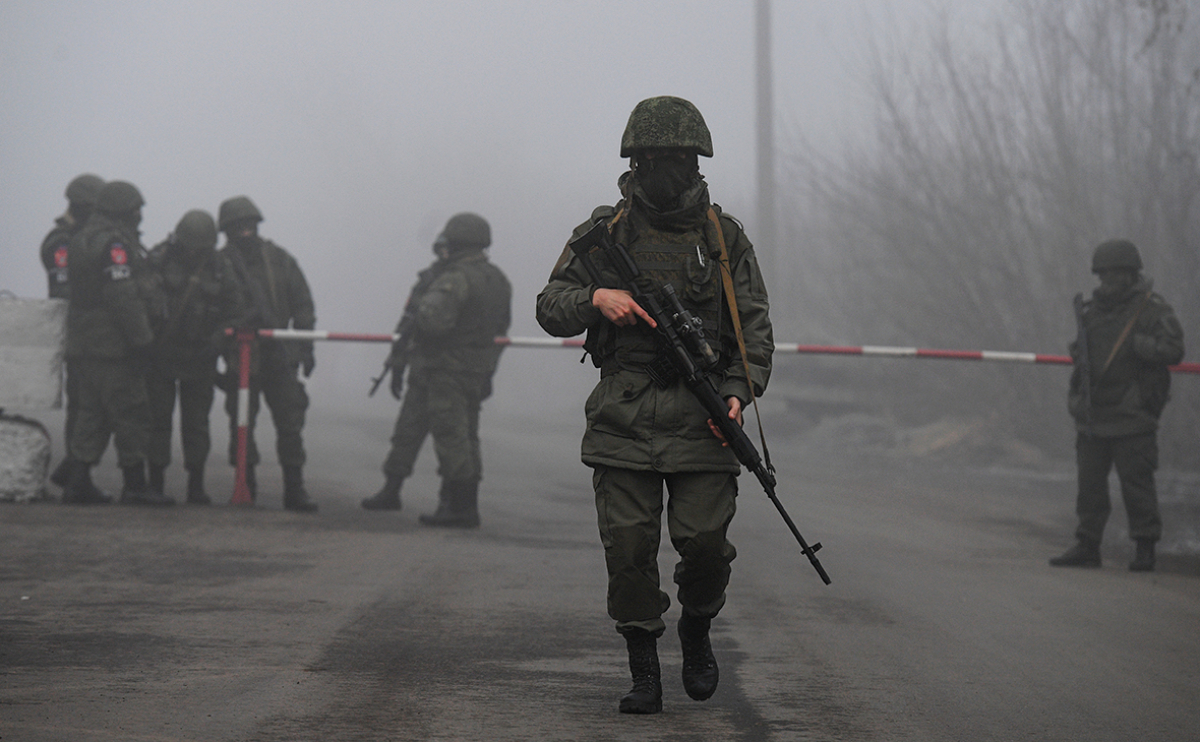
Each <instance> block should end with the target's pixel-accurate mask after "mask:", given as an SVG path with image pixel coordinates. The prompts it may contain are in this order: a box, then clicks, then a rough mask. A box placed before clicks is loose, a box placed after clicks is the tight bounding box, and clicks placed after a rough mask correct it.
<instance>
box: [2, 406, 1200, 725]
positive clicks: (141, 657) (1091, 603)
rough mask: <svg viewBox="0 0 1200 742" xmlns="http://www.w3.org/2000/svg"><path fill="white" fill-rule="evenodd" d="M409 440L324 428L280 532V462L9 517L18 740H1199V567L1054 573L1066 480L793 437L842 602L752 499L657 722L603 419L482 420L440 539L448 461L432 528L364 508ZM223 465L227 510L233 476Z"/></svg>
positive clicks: (786, 444) (1066, 515)
mask: <svg viewBox="0 0 1200 742" xmlns="http://www.w3.org/2000/svg"><path fill="white" fill-rule="evenodd" d="M384 414H386V413H384ZM389 428H390V419H389V418H388V417H385V416H384V415H383V414H381V415H380V416H375V417H359V418H357V419H338V418H336V417H334V416H331V415H326V416H321V415H320V414H319V412H318V413H317V414H315V415H314V418H313V419H312V420H311V421H310V425H309V428H308V431H307V444H308V448H309V453H310V460H311V462H310V466H309V467H308V469H307V474H308V480H309V489H310V491H311V493H312V494H313V496H314V497H315V499H317V500H318V502H319V503H320V505H321V512H320V513H319V514H317V515H300V514H292V513H288V512H284V511H282V510H280V509H279V508H280V502H279V499H280V498H279V489H280V482H279V477H278V474H277V470H276V469H274V467H267V466H264V467H263V468H262V470H261V474H260V489H261V491H262V495H261V497H260V505H259V506H258V507H256V508H254V509H244V508H234V507H229V506H218V507H213V508H196V507H177V508H175V509H171V510H142V509H134V508H123V507H116V506H111V507H100V508H78V507H65V506H61V505H57V504H53V503H33V504H24V505H14V504H5V505H0V520H2V523H0V554H2V557H0V606H2V608H0V674H2V682H0V739H2V740H5V741H7V740H20V741H31V742H51V741H54V742H57V741H59V740H64V741H65V740H71V741H72V742H92V741H97V742H98V741H101V740H104V741H108V740H134V741H136V740H162V741H167V740H170V741H175V740H222V741H234V740H237V741H245V740H253V741H260V742H267V741H276V740H278V741H280V742H282V741H285V740H286V741H292V740H531V739H533V740H615V739H629V740H663V741H668V740H669V741H671V742H675V741H680V740H744V741H747V742H748V741H751V740H853V741H856V742H857V741H859V740H864V741H865V740H913V741H920V742H940V741H943V740H944V741H946V742H951V741H953V742H961V741H963V740H972V741H978V740H1005V741H1007V740H1039V741H1054V740H1064V741H1066V740H1089V741H1090V742H1107V741H1110V740H1111V741H1113V742H1117V741H1120V742H1127V741H1128V740H1134V739H1136V740H1147V741H1155V742H1160V741H1171V740H1180V741H1183V740H1197V739H1200V578H1198V577H1197V576H1195V575H1194V574H1193V573H1192V570H1191V566H1190V564H1191V563H1190V561H1189V560H1188V559H1187V558H1185V557H1183V556H1174V557H1173V556H1171V555H1167V556H1165V557H1164V560H1163V565H1162V566H1163V569H1161V570H1160V571H1158V572H1156V573H1153V574H1133V573H1130V572H1128V571H1127V569H1126V568H1125V563H1126V561H1127V560H1128V558H1129V553H1128V551H1129V548H1128V545H1127V544H1126V543H1123V542H1122V541H1121V539H1120V532H1119V531H1120V528H1121V527H1122V523H1121V518H1120V517H1119V516H1114V521H1115V522H1114V524H1112V525H1111V526H1110V538H1109V540H1108V541H1109V545H1108V546H1107V547H1106V548H1107V551H1106V554H1105V557H1106V563H1105V566H1104V567H1103V568H1102V569H1099V570H1083V571H1081V570H1063V569H1053V568H1050V567H1048V566H1047V564H1046V559H1047V557H1049V556H1050V555H1052V554H1054V553H1057V552H1058V551H1060V550H1062V549H1063V548H1064V547H1065V546H1067V545H1068V544H1069V541H1070V538H1069V534H1070V531H1071V526H1072V516H1071V513H1070V510H1071V486H1072V484H1071V480H1070V473H1069V472H1063V471H1050V472H1045V471H1043V472H1041V473H1040V474H1036V475H1034V474H1030V473H1028V472H1024V473H1022V472H1003V471H971V470H967V469H960V470H950V469H945V468H938V467H930V466H923V465H920V463H919V462H916V461H903V460H900V461H897V460H894V459H893V460H852V459H851V458H850V457H849V456H848V455H847V453H846V451H845V450H839V449H838V448H837V447H836V446H834V447H827V448H816V447H815V446H813V445H811V444H810V443H809V442H808V441H807V440H806V439H802V438H797V439H794V440H778V441H775V443H774V444H773V451H772V452H773V456H774V459H775V461H776V463H777V464H778V465H779V469H780V479H781V481H782V482H783V483H784V485H783V486H782V487H781V489H780V495H781V498H782V499H783V500H784V502H785V504H786V505H787V506H788V508H789V510H790V512H791V514H792V516H793V517H794V518H795V519H796V521H797V523H798V525H799V526H800V528H801V530H802V532H804V534H805V536H806V537H807V538H808V539H809V540H810V541H821V542H823V544H824V545H825V548H824V549H823V550H822V551H821V552H820V556H821V557H822V561H823V562H824V564H825V567H826V569H827V570H828V571H829V573H830V575H831V576H832V578H833V585H831V586H829V587H826V586H824V585H823V584H821V582H820V580H819V579H818V578H817V576H816V574H815V572H813V571H812V569H811V568H810V567H809V565H808V563H807V561H806V560H805V559H804V558H803V557H802V556H801V554H800V553H799V549H798V548H797V546H796V544H795V543H794V542H793V541H792V540H791V536H790V534H789V533H788V532H787V530H786V528H785V526H784V524H783V523H782V521H781V520H780V519H779V517H778V515H777V514H776V513H775V511H774V509H773V508H772V507H771V505H770V503H769V501H768V500H767V499H766V498H765V496H763V495H762V493H761V492H760V491H759V490H758V488H757V482H755V481H754V480H753V478H750V477H745V478H743V480H742V487H743V492H742V494H741V497H740V501H739V514H738V517H737V519H736V520H735V524H734V530H733V533H732V536H731V538H732V540H733V541H734V543H735V544H736V545H737V546H738V549H739V557H738V559H737V561H736V562H735V563H734V576H733V584H732V586H731V589H730V593H729V602H728V605H727V607H726V609H725V610H724V611H723V612H722V614H721V616H720V617H719V618H718V619H717V620H716V621H715V622H714V629H713V631H714V634H713V643H714V647H715V650H716V654H717V657H718V660H719V662H720V664H721V686H720V688H719V690H718V691H717V694H716V695H715V696H714V697H713V698H712V699H711V700H709V701H707V702H704V703H696V702H693V701H691V700H689V699H688V698H687V697H686V696H685V695H684V693H683V691H682V688H681V685H680V682H679V679H678V673H679V655H678V641H677V639H676V638H675V637H674V636H673V632H668V634H667V636H666V637H665V638H664V639H663V640H662V641H661V642H660V654H661V656H662V660H663V669H664V677H665V700H664V710H663V713H661V714H659V715H657V716H651V717H629V716H624V715H621V714H618V713H617V711H616V706H617V699H618V698H619V697H620V695H621V694H622V693H624V692H625V691H626V690H627V688H628V684H629V683H628V676H627V668H626V665H625V656H624V647H623V643H622V641H621V640H620V638H619V636H618V635H617V634H616V633H615V632H613V630H612V626H611V622H610V621H609V620H608V618H607V616H606V615H605V612H604V583H605V576H604V566H603V558H602V553H601V550H600V546H599V543H598V538H597V536H596V533H595V523H594V512H593V508H592V502H591V494H590V478H589V476H588V471H587V470H586V469H585V468H584V467H583V466H582V465H581V464H580V463H579V462H578V457H577V450H578V436H579V429H578V426H577V425H569V426H546V425H544V424H540V423H539V424H537V425H535V424H532V423H530V422H529V421H526V420H519V419H514V420H500V419H495V418H489V416H488V414H487V410H485V413H484V428H485V431H484V438H485V459H486V463H485V467H486V476H487V479H486V481H485V483H484V487H483V489H482V493H481V500H482V507H481V510H482V514H483V527H482V528H481V529H480V530H478V531H467V532H459V531H441V530H430V529H426V528H422V527H421V526H419V525H418V524H417V521H416V515H417V513H419V512H422V511H427V510H429V509H431V508H432V506H433V503H434V492H435V490H436V479H435V476H434V473H433V462H432V461H431V459H432V451H431V450H428V449H427V450H426V451H425V458H423V459H422V464H421V470H420V471H419V473H418V475H417V476H415V477H414V478H413V479H412V480H410V482H409V483H408V485H407V486H406V488H405V493H404V500H405V507H404V510H403V511H401V512H400V513H383V514H379V513H367V512H365V511H362V510H361V509H359V508H358V505H357V504H358V500H359V499H360V498H361V497H363V496H365V495H369V494H371V492H372V491H373V490H374V489H375V488H376V487H378V485H379V483H380V475H379V473H378V467H379V463H380V461H381V459H382V456H383V454H384V452H385V450H384V448H385V446H386V437H387V434H388V431H389ZM222 435H223V434H220V433H219V434H218V437H222ZM268 441H269V439H268ZM263 448H264V450H268V449H269V448H270V446H269V444H268V445H267V446H264V447H263ZM112 469H113V467H112V466H111V464H109V465H107V467H102V468H101V471H99V472H98V481H99V482H100V483H101V484H102V486H105V487H107V488H109V489H115V488H116V487H117V484H118V480H117V479H116V478H115V476H113V472H112ZM210 472H211V475H210V479H211V485H210V489H211V490H212V491H213V493H214V494H219V495H220V496H221V497H226V496H227V493H228V492H230V490H231V476H230V473H229V471H228V470H226V469H225V468H224V466H223V465H222V464H221V463H220V462H219V461H218V460H217V457H215V456H214V460H213V462H212V463H210ZM172 473H173V475H174V476H175V477H176V478H178V476H179V475H178V470H174V471H173V472H172ZM177 484H181V483H178V482H177ZM1169 527H1174V526H1169ZM672 556H673V555H672V554H670V553H667V552H664V554H663V559H662V566H663V573H664V575H669V574H670V570H671V568H672V566H673V563H674V562H673V559H672V558H671V557H672ZM677 611H678V607H677V606H675V607H673V608H672V610H671V612H670V613H669V615H668V619H669V621H670V622H672V623H673V621H674V619H675V617H677V615H678V613H677Z"/></svg>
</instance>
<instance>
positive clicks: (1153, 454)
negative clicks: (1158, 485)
mask: <svg viewBox="0 0 1200 742" xmlns="http://www.w3.org/2000/svg"><path fill="white" fill-rule="evenodd" d="M1141 270H1142V257H1141V255H1140V254H1139V253H1138V249H1137V247H1136V246H1135V245H1134V244H1133V243H1132V242H1130V241H1128V240H1109V241H1107V242H1104V243H1101V244H1100V245H1099V246H1098V247H1097V248H1096V250H1095V252H1094V253H1093V255H1092V272H1093V273H1095V274H1096V275H1097V276H1098V277H1099V279H1100V285H1099V286H1098V287H1097V288H1096V289H1095V291H1093V292H1092V298H1091V300H1090V301H1088V302H1084V303H1082V306H1081V308H1080V310H1079V311H1080V314H1081V317H1078V318H1077V319H1079V320H1080V325H1081V332H1080V336H1079V337H1078V338H1077V339H1076V340H1075V342H1073V343H1071V348H1070V350H1071V357H1072V358H1073V359H1074V361H1075V369H1074V372H1073V373H1072V375H1071V387H1070V392H1069V394H1068V407H1069V409H1070V412H1071V416H1072V417H1074V418H1075V430H1076V436H1075V454H1076V455H1075V460H1076V465H1077V469H1078V475H1079V490H1078V495H1077V496H1076V499H1075V513H1076V515H1078V516H1079V525H1078V527H1077V528H1076V529H1075V537H1076V539H1077V540H1078V541H1077V543H1076V544H1075V545H1074V546H1072V547H1071V548H1070V549H1068V550H1067V551H1066V552H1065V553H1064V554H1062V555H1060V556H1057V557H1054V558H1053V559H1051V560H1050V564H1051V565H1053V566H1055V567H1099V566H1100V540H1101V538H1102V537H1103V536H1104V525H1105V523H1106V522H1107V521H1108V515H1109V513H1110V512H1112V505H1111V502H1110V501H1109V497H1108V473H1109V471H1110V470H1111V469H1112V468H1113V467H1114V466H1115V467H1116V469H1117V477H1118V478H1119V479H1120V481H1121V496H1122V498H1123V499H1124V501H1125V512H1126V514H1127V516H1128V518H1129V537H1130V538H1131V539H1133V540H1134V542H1135V543H1136V544H1137V549H1136V553H1135V556H1134V558H1133V561H1131V562H1130V563H1129V569H1131V570H1133V571H1135V572H1149V571H1152V570H1153V569H1154V544H1155V542H1156V541H1158V539H1159V538H1160V537H1161V536H1162V518H1161V517H1160V516H1159V511H1158V495H1157V493H1156V492H1155V488H1154V470H1155V469H1157V468H1158V432H1157V431H1158V418H1159V416H1160V415H1161V414H1162V411H1163V407H1164V406H1165V405H1166V403H1167V398H1168V393H1169V391H1170V388H1171V372H1170V371H1169V370H1167V367H1168V366H1170V365H1173V364H1176V363H1179V362H1180V361H1181V360H1183V328H1182V327H1180V325H1179V320H1178V319H1176V318H1175V312H1174V311H1173V310H1172V309H1171V306H1170V305H1169V304H1167V302H1166V301H1165V300H1163V298H1162V297H1161V296H1159V295H1158V294H1156V293H1154V291H1152V290H1151V287H1152V282H1151V280H1150V279H1149V278H1146V277H1145V276H1143V275H1142V274H1141ZM1081 298H1082V297H1081ZM1078 301H1079V300H1077V302H1078Z"/></svg>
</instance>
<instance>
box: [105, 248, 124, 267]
mask: <svg viewBox="0 0 1200 742" xmlns="http://www.w3.org/2000/svg"><path fill="white" fill-rule="evenodd" d="M108 256H109V257H110V258H111V259H112V262H113V264H114V265H125V264H126V263H127V262H129V256H128V255H126V254H125V246H124V245H113V246H112V248H110V249H109V252H108Z"/></svg>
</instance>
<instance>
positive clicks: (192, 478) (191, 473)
mask: <svg viewBox="0 0 1200 742" xmlns="http://www.w3.org/2000/svg"><path fill="white" fill-rule="evenodd" d="M187 473H188V483H187V501H188V504H189V505H212V498H211V497H209V496H208V493H207V492H205V491H204V467H203V466H189V467H188V470H187Z"/></svg>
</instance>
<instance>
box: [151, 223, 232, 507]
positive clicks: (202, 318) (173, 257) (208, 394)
mask: <svg viewBox="0 0 1200 742" xmlns="http://www.w3.org/2000/svg"><path fill="white" fill-rule="evenodd" d="M216 247H217V223H216V222H215V221H213V218H212V215H211V214H209V213H208V212H207V211H200V210H193V211H189V212H187V213H186V214H184V215H183V218H182V219H180V220H179V224H178V225H177V226H176V227H175V231H174V232H173V233H172V234H171V235H170V236H169V237H168V238H167V239H166V240H165V241H164V242H162V243H160V244H158V245H156V246H155V247H154V248H153V249H152V250H151V251H150V265H151V267H152V269H153V270H154V271H155V272H156V273H157V275H158V279H159V282H160V284H161V290H162V293H163V295H164V300H165V304H166V318H165V320H164V321H163V322H162V324H161V326H160V328H159V331H158V332H157V333H156V337H155V343H154V362H153V364H151V367H150V371H149V373H148V375H147V378H146V385H147V390H148V392H149V395H150V409H151V436H150V448H149V451H148V457H149V461H150V487H151V489H154V490H157V491H159V492H162V491H164V489H163V488H164V478H165V470H166V468H167V466H168V465H169V464H170V463H171V428H172V424H171V423H172V418H173V416H174V413H175V400H176V398H178V400H179V436H180V440H181V443H182V447H183V466H184V469H185V470H186V471H187V498H186V499H187V502H188V503H191V504H194V505H208V504H211V502H212V501H211V499H210V498H209V496H208V494H207V493H206V492H205V491H204V466H205V462H207V461H208V453H209V450H210V449H211V446H212V439H211V437H210V435H209V426H208V417H209V411H210V410H211V409H212V403H213V384H214V382H215V381H216V376H217V358H218V357H219V356H220V355H221V352H222V350H224V349H226V348H227V347H228V346H230V344H231V342H232V341H231V340H230V339H229V338H227V337H226V335H225V328H229V327H236V326H238V325H239V324H240V321H241V315H242V310H241V296H240V291H239V288H238V285H237V282H236V281H235V280H234V277H233V270H232V269H231V268H230V267H229V265H228V263H227V262H226V261H225V259H224V258H223V257H221V256H219V255H218V254H217V249H216Z"/></svg>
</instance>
